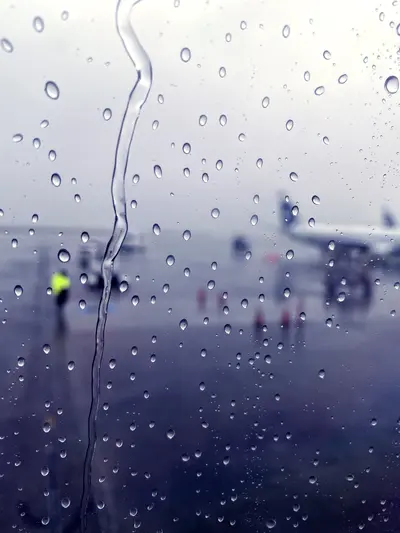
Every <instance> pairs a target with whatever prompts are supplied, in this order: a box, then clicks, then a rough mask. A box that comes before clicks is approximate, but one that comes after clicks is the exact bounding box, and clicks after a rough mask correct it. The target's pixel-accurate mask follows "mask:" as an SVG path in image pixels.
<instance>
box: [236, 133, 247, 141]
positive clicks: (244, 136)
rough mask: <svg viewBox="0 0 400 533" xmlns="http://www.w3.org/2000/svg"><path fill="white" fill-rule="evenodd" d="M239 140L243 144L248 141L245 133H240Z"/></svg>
mask: <svg viewBox="0 0 400 533" xmlns="http://www.w3.org/2000/svg"><path fill="white" fill-rule="evenodd" d="M238 139H239V141H240V142H241V143H242V142H244V141H245V140H246V135H245V134H244V133H239V135H238Z"/></svg>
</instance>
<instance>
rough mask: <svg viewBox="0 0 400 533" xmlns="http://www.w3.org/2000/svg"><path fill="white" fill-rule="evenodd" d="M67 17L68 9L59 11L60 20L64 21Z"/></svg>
mask: <svg viewBox="0 0 400 533" xmlns="http://www.w3.org/2000/svg"><path fill="white" fill-rule="evenodd" d="M68 18H69V13H68V11H63V12H62V13H61V20H64V21H65V20H68Z"/></svg>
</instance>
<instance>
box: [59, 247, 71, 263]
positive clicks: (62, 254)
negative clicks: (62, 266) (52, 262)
mask: <svg viewBox="0 0 400 533" xmlns="http://www.w3.org/2000/svg"><path fill="white" fill-rule="evenodd" d="M57 257H58V260H59V261H61V263H68V261H69V260H70V259H71V254H70V253H69V251H68V250H66V249H65V248H61V250H59V252H58V254H57Z"/></svg>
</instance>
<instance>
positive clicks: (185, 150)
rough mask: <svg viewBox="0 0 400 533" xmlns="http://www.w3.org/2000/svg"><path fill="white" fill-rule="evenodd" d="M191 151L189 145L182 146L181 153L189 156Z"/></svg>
mask: <svg viewBox="0 0 400 533" xmlns="http://www.w3.org/2000/svg"><path fill="white" fill-rule="evenodd" d="M191 150H192V147H191V146H190V144H189V143H185V144H184V145H183V146H182V152H183V153H184V154H190V152H191Z"/></svg>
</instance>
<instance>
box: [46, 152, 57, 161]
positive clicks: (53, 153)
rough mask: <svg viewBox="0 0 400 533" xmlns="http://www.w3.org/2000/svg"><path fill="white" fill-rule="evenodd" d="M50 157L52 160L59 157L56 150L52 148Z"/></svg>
mask: <svg viewBox="0 0 400 533" xmlns="http://www.w3.org/2000/svg"><path fill="white" fill-rule="evenodd" d="M48 157H49V159H50V161H55V160H56V158H57V154H56V151H55V150H50V152H49V153H48Z"/></svg>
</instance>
